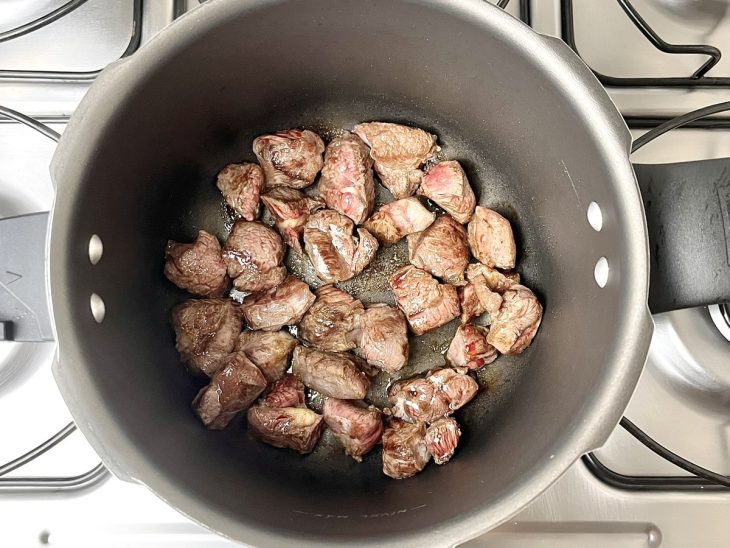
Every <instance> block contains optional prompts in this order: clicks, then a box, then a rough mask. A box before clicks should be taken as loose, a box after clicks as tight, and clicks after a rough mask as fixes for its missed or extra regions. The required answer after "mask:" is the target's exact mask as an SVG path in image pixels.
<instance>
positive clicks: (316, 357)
mask: <svg viewBox="0 0 730 548" xmlns="http://www.w3.org/2000/svg"><path fill="white" fill-rule="evenodd" d="M355 360H356V358H355V357H354V356H350V355H349V354H336V353H334V352H323V351H321V350H314V349H312V348H306V347H304V346H297V347H296V348H295V349H294V357H293V358H292V372H293V373H294V374H295V375H296V376H297V377H298V378H299V379H301V381H302V382H303V383H304V385H305V386H307V387H309V388H311V389H312V390H316V391H317V392H319V393H320V394H322V395H324V396H329V397H331V398H338V399H341V400H361V399H363V398H364V397H365V395H366V394H367V393H368V388H370V380H369V379H368V377H367V375H365V373H363V372H362V371H361V370H360V368H359V367H358V366H357V362H356V361H355Z"/></svg>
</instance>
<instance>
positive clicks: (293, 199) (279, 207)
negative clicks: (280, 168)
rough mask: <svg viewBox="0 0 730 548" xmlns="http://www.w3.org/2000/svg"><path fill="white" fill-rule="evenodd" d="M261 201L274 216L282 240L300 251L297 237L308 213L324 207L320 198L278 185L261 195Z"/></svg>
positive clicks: (301, 230)
mask: <svg viewBox="0 0 730 548" xmlns="http://www.w3.org/2000/svg"><path fill="white" fill-rule="evenodd" d="M261 201H263V202H264V204H265V205H266V208H267V209H268V210H269V213H271V216H272V217H273V218H274V222H275V223H276V228H277V229H278V230H279V233H280V234H281V237H282V238H284V242H285V243H287V244H288V245H289V246H290V247H291V248H293V249H294V250H295V251H296V252H297V253H301V252H302V244H301V243H300V242H299V238H300V236H301V235H302V232H304V225H305V224H306V222H307V219H308V218H309V214H310V213H312V212H313V211H316V210H318V209H321V208H323V207H324V203H323V202H322V200H320V199H319V198H310V197H309V196H307V195H306V194H304V193H303V192H301V191H299V190H295V189H293V188H287V187H284V186H279V187H276V188H272V189H271V190H269V191H268V192H267V193H266V194H264V195H263V196H261Z"/></svg>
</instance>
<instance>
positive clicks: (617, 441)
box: [0, 0, 730, 547]
mask: <svg viewBox="0 0 730 548" xmlns="http://www.w3.org/2000/svg"><path fill="white" fill-rule="evenodd" d="M241 1H245V0H241ZM198 3H199V1H198V0H87V1H86V2H83V1H79V0H0V105H4V106H7V107H10V108H13V109H16V110H19V111H22V112H24V113H26V114H29V115H32V116H35V117H37V118H40V119H41V120H43V121H46V122H48V123H50V124H51V125H52V127H53V128H54V129H56V130H57V131H59V132H62V131H63V129H64V127H65V122H66V120H67V119H68V117H69V116H70V114H71V113H72V112H73V111H74V109H75V107H76V105H77V104H78V102H79V100H80V99H81V97H82V96H83V94H84V93H85V92H86V90H87V89H88V86H89V84H90V82H91V81H93V78H94V76H95V74H96V73H97V72H98V70H100V69H101V68H103V67H104V66H105V65H106V64H108V63H109V62H111V61H113V60H115V59H117V58H119V57H120V56H122V55H125V54H128V53H130V52H132V51H134V50H135V49H136V48H137V47H139V44H140V43H144V42H145V41H147V40H149V38H150V37H151V36H153V35H154V34H155V33H156V32H158V31H159V30H160V29H161V28H163V27H164V26H165V25H167V24H169V23H170V22H172V21H173V20H174V19H175V17H177V16H179V15H180V14H182V13H184V12H185V11H187V10H189V9H192V8H193V7H194V6H195V5H197V4H198ZM73 4H80V6H79V7H78V8H76V9H75V10H72V11H70V12H69V13H67V14H65V15H63V10H64V6H66V7H70V6H71V5H73ZM632 4H633V6H634V7H635V8H636V10H637V11H638V12H639V13H640V14H641V15H642V16H643V18H644V19H645V20H646V21H647V22H648V23H649V24H650V25H651V26H652V28H653V29H654V30H655V31H656V32H657V34H659V35H660V36H661V37H662V38H664V39H665V40H666V41H668V42H670V43H690V44H710V45H714V46H716V47H718V48H720V49H723V46H724V47H725V49H726V50H730V0H634V1H633V2H632ZM566 5H569V6H572V16H573V17H572V18H573V25H572V27H571V28H573V29H574V36H575V45H576V47H577V49H578V50H579V51H580V53H581V55H582V57H583V58H584V60H585V61H586V62H587V63H588V64H589V65H590V66H591V67H592V68H593V69H595V70H597V71H598V72H600V73H602V74H604V75H607V76H609V77H616V78H646V77H654V78H667V77H677V78H679V77H686V76H688V75H690V74H692V73H693V72H694V70H695V69H696V68H697V67H698V66H700V65H701V64H702V63H703V62H704V58H703V57H702V56H699V55H669V54H664V53H660V52H658V51H657V50H656V49H654V48H653V46H651V45H650V44H649V43H648V42H647V40H646V39H645V38H644V37H643V36H642V35H641V34H640V33H639V31H638V30H637V29H636V28H635V27H634V26H633V25H632V24H631V22H630V21H629V19H628V18H627V16H626V14H625V13H624V11H623V10H622V8H621V7H620V5H619V1H617V0H604V1H603V2H593V1H592V2H587V1H579V0H572V1H571V0H532V1H531V2H530V1H529V0H528V1H522V2H519V1H518V0H512V2H511V5H510V6H509V8H508V9H509V10H510V12H512V13H513V14H515V15H521V16H523V17H526V16H527V12H526V11H524V8H525V6H527V7H529V16H530V20H531V21H530V22H531V24H532V26H533V27H534V28H535V29H536V30H538V31H540V32H543V33H546V34H552V35H555V36H565V31H566V29H565V28H564V27H563V26H562V23H564V22H565V23H567V22H568V21H567V20H566ZM520 8H522V10H523V11H520ZM56 10H60V11H56ZM54 13H56V14H58V13H60V14H62V16H61V17H59V18H57V19H56V20H55V21H53V22H52V23H50V24H48V25H45V26H42V27H41V28H39V29H37V30H32V31H31V32H27V33H26V34H23V35H22V36H18V37H14V38H11V35H12V34H13V33H9V32H8V31H12V29H16V28H18V27H25V28H26V29H27V28H29V27H32V26H33V24H32V22H33V21H34V20H36V19H38V18H39V17H42V16H47V15H48V14H54ZM728 53H730V52H728ZM706 76H707V77H708V78H713V79H717V82H718V85H714V86H702V87H696V86H676V87H660V86H655V85H654V84H655V83H656V82H649V83H650V84H652V85H651V86H645V85H642V86H620V87H618V86H612V87H609V92H610V93H611V96H612V97H613V99H614V101H615V102H616V104H617V105H618V107H619V108H620V109H621V111H622V113H623V114H624V115H625V116H627V119H628V120H629V122H630V125H632V126H637V129H634V130H633V131H634V133H635V135H639V134H641V133H642V132H643V131H645V129H639V128H641V127H643V128H645V127H647V126H651V125H652V124H656V123H657V121H658V120H659V119H662V118H666V117H671V116H674V115H678V114H682V113H684V112H687V111H690V110H694V109H696V108H699V107H702V106H706V105H708V104H712V103H717V102H720V101H727V100H729V99H730V80H728V78H730V59H728V58H723V59H721V60H720V62H719V63H718V64H717V65H716V66H714V67H713V68H712V69H711V70H710V71H709V72H708V74H707V75H706ZM726 122H727V120H726ZM720 125H722V126H723V127H722V128H715V129H707V128H698V127H696V128H689V129H680V130H675V131H673V132H671V133H669V134H667V135H665V136H663V137H661V138H660V139H659V140H658V141H656V142H654V143H652V144H650V145H648V146H646V147H644V148H643V149H641V150H640V151H639V152H638V153H637V154H635V155H634V158H633V160H634V161H635V162H639V163H659V162H676V161H683V160H695V159H705V158H717V157H730V123H723V124H720ZM53 149H54V145H53V143H52V142H51V141H49V140H48V139H46V138H44V137H42V136H40V135H38V134H36V133H35V132H32V131H31V130H29V129H28V128H26V127H24V126H22V125H20V124H17V123H14V122H10V121H6V120H0V217H6V216H12V215H18V214H23V213H30V212H36V211H46V210H48V209H49V208H50V206H51V202H52V187H51V183H50V179H49V175H48V164H49V161H50V158H51V155H52V154H53ZM1 270H2V269H0V271H1ZM0 275H2V272H0ZM1 281H2V277H1V276H0V282H1ZM655 322H656V332H655V335H654V339H653V341H652V347H651V350H650V354H649V359H648V361H647V365H646V367H645V369H644V373H643V375H642V378H641V380H640V382H639V385H638V387H637V390H636V393H635V394H634V397H633V399H632V401H631V403H630V405H629V407H628V409H627V411H626V416H627V417H629V418H630V419H631V420H632V421H634V422H635V423H637V424H638V425H639V426H640V427H641V428H643V429H644V430H645V431H647V432H648V433H649V434H651V435H652V436H654V437H655V438H656V439H657V440H658V441H660V442H661V443H663V444H664V445H666V446H668V447H669V448H671V449H672V450H674V451H675V452H677V453H679V454H681V455H682V456H684V457H686V458H689V459H691V460H693V461H694V462H696V463H698V464H700V465H702V466H705V467H707V468H710V469H712V470H715V471H716V472H720V473H723V474H726V475H730V342H728V341H729V339H730V326H729V325H728V323H727V319H726V317H723V314H722V311H721V309H720V308H719V307H710V308H709V309H708V308H699V309H692V310H684V311H678V312H672V313H668V314H663V315H660V316H655ZM723 333H724V335H723ZM54 352H55V345H54V344H53V343H35V344H23V343H12V342H0V416H2V417H3V421H2V424H1V425H0V439H2V442H1V443H0V463H4V462H7V461H9V460H11V459H13V458H15V457H16V456H18V455H19V454H21V453H23V452H24V451H26V450H28V449H29V448H31V447H34V446H35V445H37V444H38V443H39V442H40V441H42V440H45V439H46V438H48V437H49V436H51V435H52V434H54V433H55V432H57V431H59V430H60V429H61V428H62V427H63V426H64V425H65V424H67V423H69V422H70V421H71V418H70V415H69V413H68V410H67V409H66V407H65V405H64V403H63V400H62V399H61V397H60V395H59V394H58V391H57V389H56V387H55V383H54V381H53V379H52V376H51V373H50V362H51V359H52V357H53V353H54ZM594 456H595V459H596V460H594V461H592V463H587V462H584V461H580V462H578V463H576V464H575V465H574V466H573V467H572V468H571V469H570V470H569V471H568V472H567V473H566V474H565V476H563V478H562V479H560V480H559V481H558V482H557V483H556V484H555V485H553V486H552V487H551V488H550V489H549V490H548V491H546V492H545V493H544V494H543V495H542V496H541V497H540V498H539V499H537V500H536V501H535V502H533V503H532V504H531V505H530V506H529V507H528V508H527V509H525V510H524V511H523V512H521V513H520V514H518V515H517V516H515V517H514V518H513V519H512V520H510V521H508V522H507V523H505V524H503V525H502V526H501V527H499V528H497V529H496V530H494V531H492V532H490V533H488V534H486V535H484V536H483V537H481V538H479V539H476V540H474V541H472V542H470V543H468V545H469V546H484V547H509V546H525V545H528V546H535V545H541V546H556V547H570V546H581V547H582V546H588V545H591V546H596V547H603V546H611V547H613V546H651V547H658V546H669V547H685V546H704V547H709V546H718V547H720V546H723V547H724V546H728V545H730V490H718V489H714V488H712V487H708V486H705V485H690V484H687V485H685V486H684V488H683V489H680V488H677V487H676V486H674V487H672V486H673V485H674V484H675V483H677V482H676V481H674V480H673V479H672V478H676V477H679V476H684V475H685V473H684V472H683V471H681V470H679V469H677V468H675V467H674V466H673V465H671V464H669V463H667V462H666V461H663V460H662V459H660V458H659V457H657V456H656V455H654V454H653V453H651V452H649V451H648V450H647V449H645V448H644V447H643V446H642V445H640V444H639V443H638V442H636V441H635V440H634V439H633V438H631V437H630V436H628V435H627V434H626V433H625V432H624V431H623V430H622V429H620V428H618V429H617V430H616V431H615V432H614V434H613V436H612V437H611V438H610V439H609V441H608V443H607V444H606V445H605V446H604V447H602V448H601V449H600V450H598V451H596V452H595V455H594ZM599 463H600V464H599ZM97 465H98V457H96V455H95V454H94V452H93V451H92V450H91V448H90V447H89V446H88V445H87V444H86V442H85V440H84V439H83V437H82V436H81V435H80V434H78V433H74V434H71V435H70V436H69V437H67V438H66V439H65V440H64V441H63V442H61V443H59V444H58V445H57V446H55V447H53V449H51V450H50V451H48V452H47V453H45V454H43V455H42V456H41V457H39V458H37V459H35V460H33V461H32V462H30V463H29V464H28V465H26V466H25V467H23V468H22V469H19V470H17V471H15V472H13V473H11V474H9V476H8V477H15V478H20V479H19V480H17V481H16V482H15V484H8V483H7V482H6V483H5V484H1V483H0V515H2V516H3V520H2V527H0V545H2V546H12V547H15V546H40V545H46V544H50V545H52V546H69V547H71V546H73V547H80V546H94V547H101V546H103V547H107V546H125V547H128V546H131V547H135V546H165V545H172V544H174V545H175V546H191V547H192V546H196V547H203V546H228V545H230V543H229V542H228V541H226V540H223V539H221V538H219V537H217V536H215V535H213V534H211V533H209V532H207V531H205V530H204V529H202V528H200V527H199V526H197V525H195V524H193V523H191V522H190V521H189V520H187V519H186V518H185V517H183V516H181V515H180V514H178V513H177V512H175V511H174V510H172V509H170V508H169V507H167V506H166V505H165V504H164V503H163V502H162V501H160V500H158V499H157V498H156V497H155V496H154V495H152V494H151V493H149V492H148V491H147V490H146V489H145V488H144V487H142V486H139V485H136V484H128V483H124V482H122V481H120V480H117V479H114V478H111V477H109V476H108V474H105V473H104V471H103V470H101V469H99V468H96V466H97ZM600 466H604V467H605V469H601V468H600ZM21 476H22V477H21ZM27 477H41V478H59V477H62V478H67V479H66V480H64V481H62V482H59V483H57V484H56V485H57V488H56V492H49V491H48V490H46V489H36V488H33V487H29V486H28V485H29V484H30V483H32V482H27V481H24V480H23V479H22V478H27ZM657 477H660V478H662V477H663V478H664V479H663V480H661V479H660V480H656V479H654V478H657ZM681 481H682V480H680V482H681ZM38 484H39V486H43V485H45V484H44V482H43V481H39V482H38ZM69 486H71V487H73V488H74V489H71V488H69ZM630 486H633V487H631V488H629V487H630ZM667 486H669V487H672V488H670V489H668V488H667Z"/></svg>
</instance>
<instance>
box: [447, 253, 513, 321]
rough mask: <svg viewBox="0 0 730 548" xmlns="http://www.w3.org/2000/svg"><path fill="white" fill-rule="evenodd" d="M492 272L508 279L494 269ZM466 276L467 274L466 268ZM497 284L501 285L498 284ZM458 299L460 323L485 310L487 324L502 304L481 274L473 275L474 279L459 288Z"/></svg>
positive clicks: (479, 314)
mask: <svg viewBox="0 0 730 548" xmlns="http://www.w3.org/2000/svg"><path fill="white" fill-rule="evenodd" d="M469 266H470V267H471V266H473V265H469ZM480 266H481V267H483V268H485V269H486V268H488V267H486V266H484V265H480ZM494 273H495V274H496V275H498V276H501V277H502V278H503V279H504V280H505V281H508V280H509V279H508V278H507V277H506V276H504V275H503V274H501V273H499V272H497V271H496V270H495V271H494ZM467 276H469V271H468V269H467ZM500 283H501V282H500ZM498 286H500V287H501V285H499V284H498ZM459 301H460V303H461V323H467V322H470V321H471V320H473V319H474V318H476V317H478V316H481V315H482V314H484V313H485V312H486V313H488V314H489V318H487V320H488V321H487V324H489V323H491V322H492V318H493V317H494V315H495V314H496V313H497V311H498V310H499V307H500V306H502V296H501V295H500V294H499V293H497V292H496V291H493V290H492V289H491V287H490V282H489V281H488V280H487V278H485V277H484V276H482V275H479V276H474V281H472V282H468V283H467V284H466V285H464V286H462V287H460V288H459Z"/></svg>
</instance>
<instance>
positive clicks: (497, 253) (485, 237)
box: [467, 206, 517, 269]
mask: <svg viewBox="0 0 730 548" xmlns="http://www.w3.org/2000/svg"><path fill="white" fill-rule="evenodd" d="M467 229H468V235H469V246H470V247H471V252H472V254H473V255H474V257H476V259H477V261H479V262H480V263H484V264H485V265H487V266H489V267H492V268H495V267H496V268H504V269H510V268H514V267H515V263H516V261H517V246H516V245H515V237H514V235H513V234H512V227H511V226H510V224H509V221H508V220H507V219H505V218H504V217H502V216H501V215H500V214H499V213H497V212H496V211H492V210H491V209H487V208H486V207H481V206H477V207H476V210H475V211H474V216H473V217H472V219H471V221H469V226H468V227H467Z"/></svg>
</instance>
